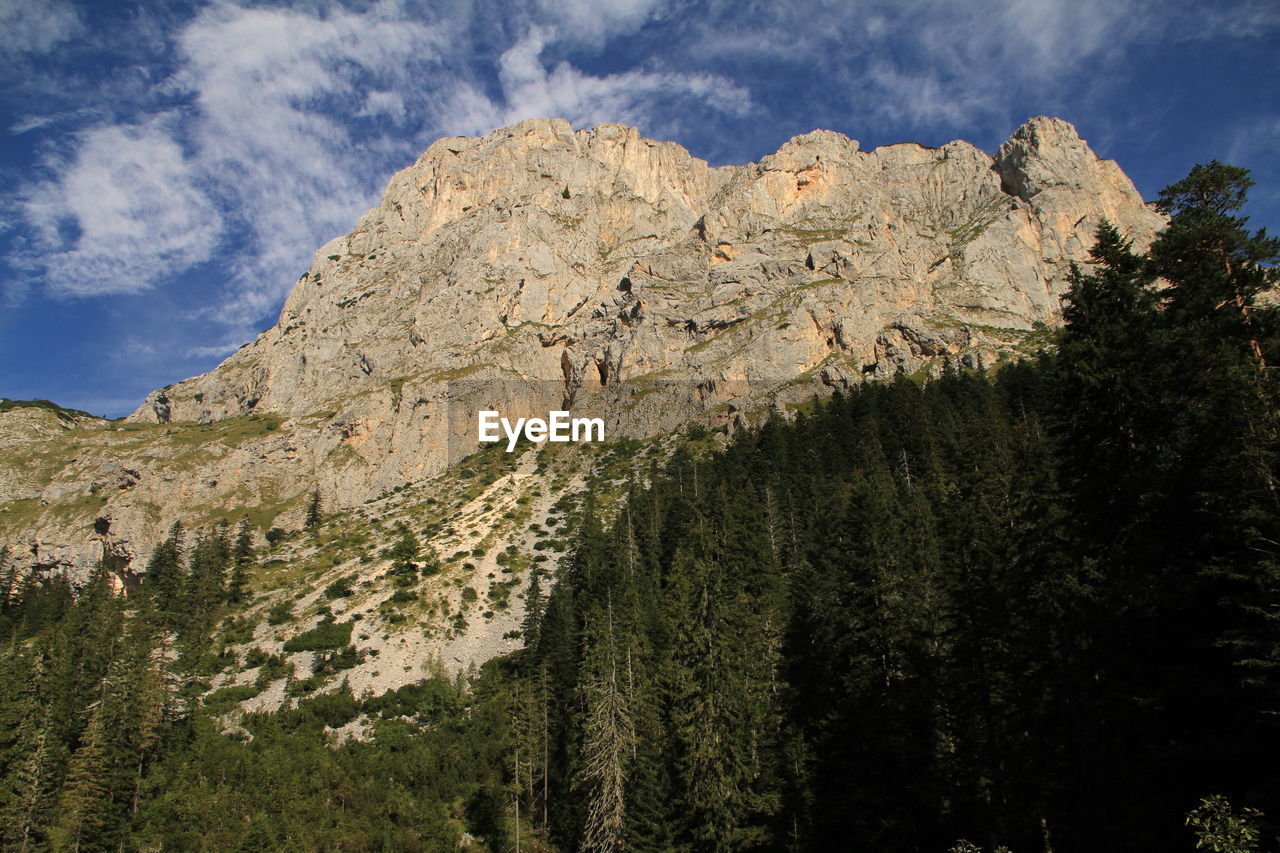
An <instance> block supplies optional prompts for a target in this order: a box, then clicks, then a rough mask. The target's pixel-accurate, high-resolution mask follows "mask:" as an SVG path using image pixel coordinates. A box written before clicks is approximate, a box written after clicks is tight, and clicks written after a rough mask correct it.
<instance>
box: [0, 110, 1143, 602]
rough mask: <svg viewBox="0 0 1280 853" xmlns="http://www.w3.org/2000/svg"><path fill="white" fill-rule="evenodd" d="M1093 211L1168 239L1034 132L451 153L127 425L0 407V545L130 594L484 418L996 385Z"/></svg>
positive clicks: (393, 193)
mask: <svg viewBox="0 0 1280 853" xmlns="http://www.w3.org/2000/svg"><path fill="white" fill-rule="evenodd" d="M1104 218H1105V219H1108V220H1110V221H1111V222H1113V223H1115V224H1116V225H1118V226H1119V228H1120V229H1121V231H1122V232H1124V233H1125V234H1127V235H1128V236H1130V237H1131V238H1132V239H1134V241H1135V242H1136V243H1137V244H1138V245H1139V246H1142V245H1145V244H1146V243H1147V242H1148V241H1149V240H1150V239H1151V238H1152V236H1153V235H1154V233H1155V231H1156V230H1157V229H1158V228H1159V227H1160V226H1161V223H1162V219H1161V217H1159V216H1158V215H1157V214H1155V213H1154V212H1152V211H1151V210H1150V209H1148V207H1147V206H1146V205H1145V204H1144V203H1143V201H1142V199H1141V198H1140V196H1139V195H1138V193H1137V192H1136V191H1135V189H1134V187H1133V185H1132V183H1131V182H1130V181H1129V180H1128V179H1127V178H1126V177H1125V175H1124V174H1123V172H1122V171H1121V170H1120V168H1119V167H1118V166H1117V165H1116V164H1115V163H1114V162H1111V161H1108V160H1102V159H1099V158H1098V157H1097V156H1096V155H1095V154H1094V153H1093V152H1092V151H1091V150H1090V148H1089V147H1088V145H1087V144H1086V143H1085V142H1084V141H1083V140H1082V139H1080V137H1079V136H1078V134H1077V133H1076V131H1075V129H1074V128H1073V127H1072V126H1071V125H1070V124H1068V123H1066V122H1064V121H1061V120H1058V119H1051V118H1036V119H1032V120H1030V121H1028V122H1027V123H1026V124H1024V125H1023V126H1022V127H1021V128H1019V129H1018V130H1017V132H1016V133H1014V135H1013V136H1012V137H1011V138H1010V139H1009V140H1008V141H1007V142H1005V143H1004V144H1003V145H1002V146H1001V147H1000V149H999V151H998V152H997V153H996V155H995V156H994V157H992V156H990V155H988V154H986V153H984V152H982V151H980V150H978V149H977V148H975V147H974V146H972V145H970V144H968V143H966V142H961V141H957V142H951V143H948V144H947V145H944V146H943V147H941V148H936V149H934V148H926V147H923V146H920V145H916V144H910V143H908V144H900V145H890V146H884V147H881V148H877V149H875V150H873V151H863V150H861V148H860V147H859V145H858V143H857V142H856V141H854V140H851V139H849V138H847V137H845V136H843V135H841V134H838V133H833V132H830V131H814V132H812V133H808V134H805V135H803V136H798V137H796V138H794V139H792V140H791V141H789V142H787V143H786V144H785V145H783V146H782V148H781V149H779V150H778V151H777V152H776V153H774V154H771V155H769V156H767V157H764V158H763V159H762V160H761V161H760V162H758V163H749V164H746V165H742V166H724V167H718V168H713V167H711V166H709V165H708V164H707V163H706V162H704V161H702V160H699V159H697V158H695V157H693V156H691V155H690V154H689V153H688V152H687V151H685V150H684V149H683V148H682V147H680V146H679V145H677V144H675V143H671V142H655V141H652V140H648V139H645V138H643V137H641V136H640V134H639V133H638V131H637V130H636V129H635V128H630V127H625V126H622V125H616V124H602V125H597V126H596V127H594V128H592V129H590V130H579V131H574V130H573V129H572V128H571V126H570V125H569V124H568V123H566V122H564V121H562V120H542V119H538V120H529V121H524V122H521V123H519V124H516V125H513V126H511V127H507V128H503V129H501V130H497V131H494V132H493V133H490V134H488V135H487V136H484V137H482V138H461V137H458V138H447V139H441V140H439V141H438V142H436V143H434V144H433V145H432V146H431V147H430V148H429V149H428V150H427V152H426V153H425V154H423V156H422V157H421V158H420V159H419V160H418V161H417V162H416V163H414V164H413V165H412V166H410V167H408V168H407V169H405V170H403V171H402V172H400V173H399V174H397V175H396V176H394V177H393V178H392V179H391V181H390V183H389V185H388V187H387V189H386V192H385V194H384V195H383V198H382V202H381V204H380V205H379V206H378V207H377V208H375V209H373V210H371V211H369V212H368V213H367V214H365V215H364V216H363V217H362V218H361V219H360V221H359V222H358V223H357V225H356V226H355V228H354V229H353V230H352V232H351V233H350V234H348V235H346V236H343V237H339V238H337V239H335V240H333V241H331V242H329V243H328V244H326V245H325V246H324V247H322V248H321V249H320V250H319V251H318V252H317V253H316V256H315V260H314V262H313V263H312V265H311V267H310V269H309V270H308V271H307V272H306V274H305V275H303V276H302V277H301V278H300V279H299V280H298V283H297V284H296V286H295V287H294V289H293V292H292V294H291V295H290V297H289V299H288V301H287V302H286V303H285V305H284V308H283V310H282V312H281V315H280V320H279V322H278V323H277V324H276V325H275V326H273V327H272V328H270V329H268V330H267V331H265V332H263V333H262V334H261V335H259V336H258V338H257V339H256V340H254V341H253V342H252V343H249V344H247V345H245V346H244V347H242V348H241V349H240V350H239V351H237V352H236V353H235V354H234V355H232V356H231V357H230V358H228V359H227V360H226V361H225V362H223V363H222V364H221V365H220V366H218V367H217V368H216V369H214V370H212V371H210V372H209V373H207V374H205V375H203V376H198V377H195V378H193V379H189V380H186V381H183V382H180V383H177V384H176V385H172V386H169V387H167V388H164V389H161V390H158V391H156V392H154V393H153V394H151V395H150V396H149V397H148V398H147V399H146V401H145V402H144V403H143V404H142V405H141V406H140V407H139V408H138V410H137V411H136V412H134V413H133V414H132V415H131V416H130V417H129V418H127V419H126V420H125V421H124V422H106V421H98V420H94V419H88V418H84V417H82V416H80V415H69V414H66V413H59V412H56V411H53V410H50V409H36V408H20V409H10V410H7V411H0V543H4V542H7V543H9V544H10V545H11V546H12V547H13V552H14V555H15V558H16V560H17V561H18V562H19V563H20V564H27V565H43V566H65V567H70V568H72V569H73V570H75V571H77V572H83V571H84V570H86V568H87V567H88V566H90V565H92V564H93V563H94V562H95V561H96V560H97V559H98V558H99V556H100V555H101V554H102V553H103V551H104V549H105V551H106V553H107V554H108V555H109V556H111V557H112V558H113V559H114V560H115V561H116V564H117V566H118V567H119V569H120V572H121V575H122V577H127V576H128V575H129V574H130V573H131V572H137V571H140V570H141V568H142V566H144V565H145V562H146V560H147V557H148V554H149V552H150V550H151V548H152V547H153V546H154V544H155V543H156V542H157V541H159V539H160V538H162V536H163V535H164V532H165V531H166V530H167V529H168V527H169V526H170V524H172V522H173V521H174V520H175V519H177V518H180V517H181V518H183V519H184V520H188V521H191V522H193V523H197V524H198V523H201V522H202V521H204V522H207V521H208V520H212V519H216V518H219V517H230V518H238V517H239V515H240V514H241V513H242V512H244V511H246V510H247V511H249V512H250V515H251V517H252V518H253V520H254V522H255V524H256V525H257V526H258V527H259V528H260V529H263V530H265V529H266V528H268V527H270V526H279V527H282V528H285V529H290V528H296V527H297V526H298V525H299V524H300V522H301V517H302V513H303V511H304V505H305V504H306V502H307V499H308V496H309V495H310V494H311V493H312V491H313V490H318V491H319V493H320V495H321V498H322V501H323V504H324V506H325V507H326V508H327V509H330V510H340V509H344V508H346V509H350V508H357V507H361V506H363V505H365V504H366V503H367V502H369V501H371V500H375V499H377V498H379V496H385V495H390V494H393V493H395V492H396V490H401V489H404V488H405V487H406V485H409V484H418V483H422V482H425V481H427V480H429V479H430V478H432V477H438V475H440V474H441V473H442V472H444V471H446V470H447V468H448V466H449V464H450V463H451V462H453V461H456V460H458V459H460V458H462V457H464V456H466V455H467V454H470V453H472V452H474V451H475V450H476V448H477V446H478V445H477V444H476V437H475V412H476V411H477V409H480V408H497V409H499V410H501V411H503V413H504V414H508V413H509V414H510V415H511V416H513V417H515V416H521V415H528V414H533V413H540V412H541V413H545V412H546V411H547V410H548V409H549V408H559V407H572V409H573V410H574V412H575V414H577V413H578V412H580V411H581V412H588V413H595V414H600V415H601V416H602V417H604V418H605V419H606V422H607V434H608V437H609V438H617V437H620V436H623V435H628V436H633V437H643V436H648V435H654V434H658V433H661V432H663V431H665V430H669V429H671V428H673V427H675V426H677V425H679V424H680V423H682V422H684V421H686V420H689V419H691V418H694V417H705V418H708V419H710V420H713V421H717V422H723V423H728V424H729V425H730V426H733V425H736V424H737V423H740V422H741V421H742V420H743V419H750V418H752V417H754V416H756V415H757V414H758V413H760V412H762V411H766V410H767V409H768V408H769V407H771V406H773V407H785V406H787V405H788V404H789V403H791V402H794V401H797V400H800V399H802V398H804V397H806V396H809V395H812V394H813V393H815V391H820V390H822V389H823V388H830V387H840V386H844V385H847V384H849V383H852V382H859V381H862V380H863V379H864V378H883V377H889V376H892V375H894V374H901V373H905V374H915V373H921V372H924V371H928V370H931V369H937V368H939V367H940V366H941V365H942V363H943V361H944V359H951V360H954V361H959V362H963V363H964V364H967V365H973V366H976V365H978V364H979V363H981V364H986V365H991V364H994V363H996V362H997V361H999V360H1000V359H1001V358H1004V357H1007V356H1008V355H1010V354H1012V353H1016V352H1017V351H1019V350H1020V349H1021V350H1026V349H1028V348H1033V347H1034V346H1035V345H1036V343H1037V341H1038V340H1039V336H1038V333H1039V331H1040V330H1042V329H1043V328H1045V327H1050V326H1052V325H1053V324H1054V323H1055V322H1057V320H1058V318H1059V314H1060V310H1059V297H1060V296H1061V294H1062V292H1063V290H1064V289H1065V284H1066V280H1067V276H1068V273H1069V269H1070V264H1071V262H1073V261H1080V260H1083V259H1085V257H1086V255H1087V250H1088V247H1089V245H1090V243H1091V240H1092V235H1093V231H1094V229H1095V228H1096V226H1097V225H1098V223H1099V222H1100V221H1102V220H1103V219H1104Z"/></svg>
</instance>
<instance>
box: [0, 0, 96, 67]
mask: <svg viewBox="0 0 1280 853" xmlns="http://www.w3.org/2000/svg"><path fill="white" fill-rule="evenodd" d="M84 29H85V25H84V21H83V20H82V19H81V17H80V13H79V11H78V10H77V9H76V8H75V7H74V6H72V5H71V4H70V3H67V2H64V0H0V56H4V55H6V54H8V55H10V56H12V55H14V54H21V53H46V52H47V51H49V50H50V49H51V48H52V47H54V45H57V44H61V43H62V42H66V41H70V40H71V39H73V38H75V37H76V36H78V35H80V34H81V33H83V32H84Z"/></svg>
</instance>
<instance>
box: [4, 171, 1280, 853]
mask: <svg viewBox="0 0 1280 853" xmlns="http://www.w3.org/2000/svg"><path fill="white" fill-rule="evenodd" d="M1248 186H1249V181H1248V178H1247V175H1246V174H1245V173H1243V172H1242V171H1241V170H1238V169H1233V168H1231V167H1227V166H1223V165H1221V164H1218V163H1211V164H1209V165H1207V166H1202V167H1197V168H1196V170H1194V171H1193V172H1192V173H1191V174H1190V175H1189V176H1188V177H1187V178H1186V179H1185V180H1184V181H1180V182H1179V183H1177V184H1175V185H1173V186H1171V187H1170V188H1169V189H1167V190H1166V191H1165V192H1163V193H1162V194H1161V197H1160V200H1159V202H1158V205H1159V206H1160V207H1161V208H1162V209H1163V210H1164V212H1166V213H1167V214H1168V215H1169V217H1170V219H1169V225H1168V227H1167V228H1166V229H1165V230H1164V231H1163V232H1162V233H1161V234H1160V235H1159V236H1158V237H1157V239H1156V240H1155V241H1154V243H1153V244H1152V245H1151V247H1150V249H1149V250H1148V251H1143V252H1137V251H1135V249H1134V247H1133V246H1132V245H1131V244H1130V243H1129V242H1128V241H1126V240H1125V239H1124V238H1123V237H1122V236H1121V235H1120V234H1119V233H1118V232H1117V231H1116V230H1115V229H1114V228H1111V227H1109V226H1107V225H1105V224H1104V225H1103V226H1101V227H1100V228H1099V229H1098V232H1097V241H1096V245H1095V247H1094V250H1093V260H1092V262H1091V263H1090V264H1088V265H1086V266H1084V267H1081V268H1079V269H1078V270H1077V271H1076V273H1075V274H1074V275H1073V277H1072V281H1071V286H1070V290H1069V293H1068V303H1067V307H1066V310H1065V311H1064V319H1065V326H1064V328H1063V330H1062V332H1061V333H1060V334H1059V335H1058V336H1057V338H1056V341H1055V346H1053V347H1052V348H1050V349H1048V350H1046V351H1043V352H1042V353H1040V354H1039V355H1038V356H1037V357H1036V358H1034V359H1030V360H1026V361H1022V362H1019V363H1016V364H1009V365H1006V366H1004V367H1002V368H1001V369H999V370H998V371H994V372H986V371H981V370H971V369H967V368H964V367H962V366H959V365H948V366H947V367H945V368H944V369H943V370H942V372H941V374H940V375H939V376H937V377H936V378H932V379H924V380H922V381H920V382H915V381H911V380H908V379H907V378H905V377H899V378H898V379H896V380H894V381H891V382H885V383H865V384H862V385H860V386H855V387H853V388H851V389H850V390H849V391H848V392H847V393H837V394H836V395H834V396H833V397H831V398H829V399H815V400H813V401H812V402H811V403H810V404H808V405H806V406H804V407H803V408H802V409H801V410H800V411H799V412H797V413H796V414H794V416H792V417H790V418H784V417H782V416H780V415H778V416H775V417H773V418H771V419H770V420H768V421H767V422H766V423H764V424H762V425H761V426H759V427H757V428H753V429H749V430H742V431H740V432H739V433H738V434H736V435H735V436H734V437H733V439H732V440H731V441H729V442H727V443H721V442H718V441H716V440H715V439H714V437H713V436H710V435H708V434H707V432H706V431H705V430H704V429H703V428H701V427H694V428H690V429H688V430H686V431H685V433H684V434H683V437H682V439H681V441H680V442H679V446H678V447H677V448H676V449H675V450H674V452H673V453H672V454H670V455H669V456H663V455H661V454H650V455H646V456H640V455H635V456H633V457H632V458H631V459H630V464H629V466H628V467H629V468H630V471H631V474H630V477H629V479H628V480H627V481H626V483H625V485H619V484H618V482H617V481H610V480H604V479H602V478H594V479H592V480H591V481H590V483H589V488H588V489H587V491H586V492H585V493H584V494H583V495H582V497H581V500H579V501H576V502H575V504H574V508H573V510H572V512H571V513H570V515H571V517H569V518H568V519H567V520H566V521H565V522H564V523H565V524H567V525H569V526H571V527H572V529H573V531H574V533H573V535H572V542H573V547H572V550H571V553H570V554H569V555H568V556H567V558H566V559H564V560H562V561H560V562H559V564H558V566H557V565H556V564H555V563H553V562H551V563H538V564H533V565H532V566H531V568H530V571H531V572H532V574H533V576H534V578H535V581H534V583H533V584H532V585H531V587H530V592H529V594H528V597H527V599H526V602H525V605H526V606H525V617H524V625H523V639H524V641H525V644H526V647H525V649H524V650H522V651H520V652H517V653H515V654H513V655H509V656H507V657H502V658H497V659H495V660H493V661H491V662H490V663H489V664H488V665H487V666H486V667H485V668H484V670H483V671H482V672H481V673H478V674H476V675H474V676H466V675H462V676H460V677H458V678H455V679H450V678H448V677H447V676H445V675H444V674H443V673H442V672H436V673H434V674H432V675H431V677H429V678H427V679H426V680H424V681H422V682H421V683H419V684H416V685H409V686H406V687H403V688H400V689H399V690H397V691H394V692H391V693H387V694H384V695H381V696H372V695H365V696H359V697H357V696H354V695H352V693H351V692H350V691H349V690H346V689H339V690H337V691H335V692H330V693H327V694H322V695H314V696H310V697H308V698H302V699H300V700H299V701H297V702H296V706H295V707H291V708H288V709H285V710H282V711H280V712H278V713H274V714H244V713H240V712H238V711H237V710H236V705H235V697H234V696H227V695H225V694H224V695H223V696H218V695H217V694H216V693H214V694H208V693H206V692H204V690H202V685H201V678H202V677H203V676H204V675H205V674H206V673H207V672H208V670H209V668H210V667H211V666H213V665H214V664H213V661H214V660H216V658H217V656H218V654H219V653H220V652H221V651H222V649H223V646H222V643H221V640H222V639H225V636H224V635H223V636H218V641H215V636H216V635H217V632H216V631H215V630H214V626H215V625H217V624H219V620H221V619H224V618H226V617H227V616H234V615H235V614H236V613H237V612H238V609H237V605H236V604H235V603H234V602H233V601H231V599H232V598H233V597H234V595H233V593H232V592H231V585H230V578H231V577H232V575H230V574H228V572H229V571H230V570H231V567H232V566H234V565H235V564H236V557H235V553H236V544H235V540H234V538H233V536H232V533H231V531H230V530H229V529H224V530H223V531H221V532H219V531H216V530H215V531H213V532H205V533H204V534H201V535H200V537H198V539H197V540H196V541H195V543H194V544H192V543H189V542H186V538H185V537H184V535H183V534H182V532H181V531H180V530H175V531H173V533H172V535H171V537H170V541H171V542H172V548H171V549H169V550H166V549H165V548H161V549H159V550H158V552H157V553H158V555H159V556H158V557H156V558H154V559H156V560H159V561H160V562H159V563H157V566H156V569H157V571H156V572H154V573H149V575H148V577H147V578H146V579H144V581H143V583H142V585H141V587H140V590H139V592H138V593H137V594H136V595H133V596H130V597H128V598H120V597H115V596H112V595H111V594H110V590H109V584H108V582H107V577H106V572H107V570H106V569H105V568H104V569H101V570H100V571H99V572H98V573H97V574H96V575H95V577H94V580H93V582H92V583H91V584H90V585H89V586H88V587H87V588H86V589H85V590H83V591H81V593H80V594H79V595H73V594H72V591H71V590H70V588H69V587H68V586H67V585H66V584H65V583H60V582H57V581H56V580H55V581H49V582H46V583H39V584H34V585H24V584H23V578H22V576H21V575H20V574H19V573H17V572H16V571H15V570H14V569H13V568H12V565H13V564H12V563H10V564H9V566H10V568H8V569H7V571H6V572H4V573H0V577H3V578H4V580H5V583H6V585H7V586H6V588H7V589H10V590H11V594H10V595H9V596H8V597H7V599H6V601H5V603H4V612H3V616H4V618H3V620H2V621H0V626H2V627H3V630H4V632H5V643H4V646H3V648H4V652H3V656H2V657H0V667H3V668H4V672H5V675H6V677H5V678H4V679H3V680H2V681H0V771H2V772H3V778H4V784H3V786H0V813H3V814H4V815H5V819H4V821H3V823H4V826H5V827H6V830H5V831H6V833H7V834H6V836H5V839H4V843H5V844H6V845H8V849H13V850H40V849H57V850H85V851H88V850H119V849H126V850H127V849H137V850H148V849H152V850H154V849H203V850H236V849H240V850H266V849H279V850H286V849H290V850H292V849H303V850H331V849H344V850H365V849H379V850H422V849H441V850H445V849H455V848H457V847H458V846H462V847H463V849H467V846H468V845H469V847H470V849H473V850H489V851H495V853H496V851H507V850H514V849H517V847H519V849H521V850H559V851H575V850H582V851H603V850H619V849H625V850H635V851H704V850H716V851H719V850H726V851H749V850H833V851H835V850H850V849H871V850H888V851H896V850H901V851H917V850H929V851H945V850H959V851H972V850H990V851H995V850H999V849H1004V848H1007V849H1011V850H1013V851H1021V852H1025V851H1031V850H1054V851H1108V850H1115V851H1121V850H1143V849H1152V850H1154V849H1160V850H1191V849H1194V848H1195V847H1196V845H1197V844H1199V845H1200V846H1201V848H1202V849H1216V850H1230V851H1248V850H1260V849H1261V850H1275V849H1276V847H1277V834H1278V832H1280V826H1278V825H1277V823H1276V821H1277V820H1280V772H1278V771H1277V765H1276V762H1275V756H1276V755H1277V754H1280V716H1278V714H1280V694H1278V691H1277V687H1278V684H1280V682H1278V681H1277V674H1276V665H1277V662H1278V661H1280V603H1278V602H1280V562H1278V561H1277V555H1278V553H1280V501H1278V499H1277V495H1276V470H1277V458H1276V453H1277V450H1278V449H1280V434H1278V432H1277V423H1276V418H1277V414H1278V411H1280V410H1278V408H1277V393H1278V391H1280V389H1278V388H1277V385H1276V382H1277V379H1276V375H1275V371H1274V370H1273V369H1272V365H1275V364H1278V363H1280V335H1278V334H1277V332H1278V328H1277V321H1278V320H1280V317H1278V316H1277V312H1276V310H1275V309H1274V308H1273V307H1271V301H1270V300H1271V295H1272V294H1273V292H1274V289H1275V286H1276V284H1277V273H1276V268H1275V263H1276V261H1277V259H1278V257H1280V243H1278V242H1277V241H1276V240H1274V239H1272V238H1269V237H1268V236H1267V235H1266V234H1265V233H1253V232H1251V231H1249V230H1248V228H1247V224H1246V222H1245V221H1244V220H1243V219H1242V218H1241V217H1240V215H1239V214H1240V208H1241V205H1242V203H1243V200H1244V195H1245V192H1246V191H1247V189H1248ZM628 448H630V449H632V450H634V447H633V446H631V445H627V446H622V447H620V448H618V451H619V452H620V453H622V454H624V455H625V453H626V451H627V450H628ZM618 489H621V490H622V494H621V495H618V494H616V492H617V490H618ZM408 550H409V546H408V545H406V546H405V551H406V552H407V551H408ZM170 551H172V555H170ZM401 556H403V555H401ZM397 559H400V557H397ZM406 559H407V560H408V561H409V562H412V557H408V558H406ZM545 566H553V567H554V568H553V569H552V568H544V567H545ZM335 630H336V629H324V630H322V631H319V632H318V633H315V635H314V636H311V635H310V634H308V635H305V636H309V637H310V640H309V642H312V643H313V644H316V643H318V644H319V646H320V647H321V648H322V650H330V651H332V652H333V653H334V658H335V659H336V658H338V657H340V655H341V649H340V648H336V646H337V645H338V644H339V643H340V642H341V640H342V638H341V637H340V638H338V640H334V641H333V642H329V639H325V638H327V637H328V635H329V634H330V633H334V632H335ZM321 635H324V636H323V637H322V636H321ZM348 636H349V635H348ZM330 639H332V638H330ZM329 647H333V648H329ZM330 662H331V663H332V662H333V661H332V660H331V661H330ZM269 665H270V664H269V662H268V663H264V666H269ZM352 734H356V735H357V736H354V737H353V736H352Z"/></svg>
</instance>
